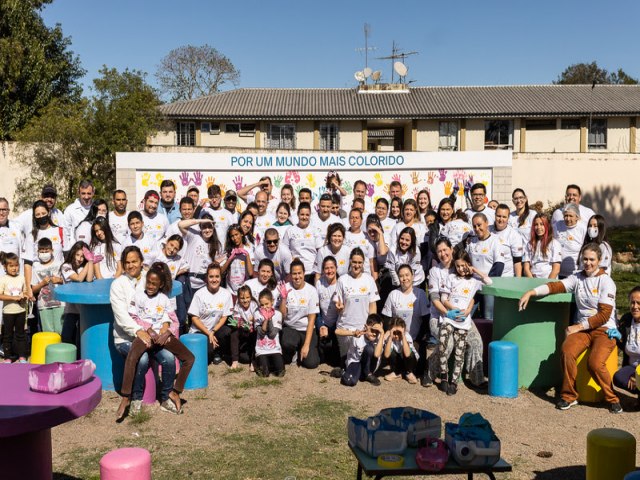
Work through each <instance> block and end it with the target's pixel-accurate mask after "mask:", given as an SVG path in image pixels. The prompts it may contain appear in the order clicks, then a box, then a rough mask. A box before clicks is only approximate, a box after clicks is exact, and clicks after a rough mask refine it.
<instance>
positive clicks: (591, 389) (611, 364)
mask: <svg viewBox="0 0 640 480" xmlns="http://www.w3.org/2000/svg"><path fill="white" fill-rule="evenodd" d="M589 353H591V349H590V348H587V349H586V350H585V351H584V352H582V353H581V354H580V356H579V357H578V359H577V361H576V363H577V365H578V375H577V376H576V390H577V391H578V399H579V400H580V401H581V402H587V403H598V402H601V401H602V400H604V393H603V392H602V388H600V385H598V384H597V383H596V381H595V380H594V379H593V377H592V376H591V373H590V372H589V369H588V368H587V367H588V366H587V364H588V363H589ZM606 366H607V370H608V371H609V374H610V375H611V378H613V374H614V373H616V371H617V370H618V347H613V350H612V351H611V355H609V358H607V362H606Z"/></svg>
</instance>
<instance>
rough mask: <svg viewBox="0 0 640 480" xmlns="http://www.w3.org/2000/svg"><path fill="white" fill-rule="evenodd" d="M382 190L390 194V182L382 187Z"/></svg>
mask: <svg viewBox="0 0 640 480" xmlns="http://www.w3.org/2000/svg"><path fill="white" fill-rule="evenodd" d="M382 191H383V192H384V193H386V194H387V195H389V184H388V183H387V184H386V185H385V186H384V188H383V189H382Z"/></svg>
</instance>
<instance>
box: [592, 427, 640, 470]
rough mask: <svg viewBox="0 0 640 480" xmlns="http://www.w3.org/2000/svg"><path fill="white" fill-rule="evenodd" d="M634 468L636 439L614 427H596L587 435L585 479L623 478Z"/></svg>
mask: <svg viewBox="0 0 640 480" xmlns="http://www.w3.org/2000/svg"><path fill="white" fill-rule="evenodd" d="M635 469H636V439H635V437H634V436H633V435H631V434H630V433H629V432H625V431H624V430H618V429H616V428H598V429H596V430H591V431H590V432H589V434H588V435H587V480H624V476H625V475H626V474H627V473H629V472H632V471H633V470H635Z"/></svg>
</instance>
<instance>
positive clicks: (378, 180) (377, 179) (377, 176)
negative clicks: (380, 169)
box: [373, 173, 382, 187]
mask: <svg viewBox="0 0 640 480" xmlns="http://www.w3.org/2000/svg"><path fill="white" fill-rule="evenodd" d="M373 179H374V180H375V182H376V187H380V186H382V175H380V174H379V173H376V174H375V175H374V176H373Z"/></svg>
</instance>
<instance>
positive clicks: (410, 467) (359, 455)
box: [349, 445, 512, 480]
mask: <svg viewBox="0 0 640 480" xmlns="http://www.w3.org/2000/svg"><path fill="white" fill-rule="evenodd" d="M349 448H350V449H351V452H353V454H354V455H355V457H356V460H358V473H357V476H356V478H357V480H362V472H364V473H366V474H367V475H368V476H370V477H372V476H374V475H375V478H376V480H377V479H379V478H383V477H399V476H440V475H455V474H458V475H460V474H465V473H466V474H467V478H468V479H469V480H472V479H473V474H474V473H482V474H484V475H486V476H488V477H489V478H490V479H492V480H496V476H495V475H494V473H496V472H511V471H512V468H511V465H509V464H508V463H507V462H505V461H504V460H503V459H502V458H501V459H500V460H499V461H498V463H496V464H495V465H492V466H490V467H463V466H462V465H459V464H458V463H456V462H455V460H452V459H449V461H448V462H447V464H446V465H445V467H444V469H442V470H440V471H439V472H428V471H426V470H422V469H421V468H420V467H418V465H417V464H416V450H417V449H416V448H407V449H406V450H405V452H404V454H403V455H402V456H403V457H404V465H403V466H402V467H399V468H384V467H381V466H380V465H378V459H377V458H373V457H370V456H369V455H367V454H366V453H365V452H363V451H362V450H360V449H359V448H357V447H352V446H351V445H349Z"/></svg>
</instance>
